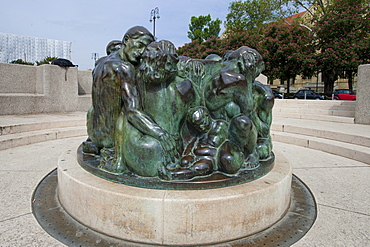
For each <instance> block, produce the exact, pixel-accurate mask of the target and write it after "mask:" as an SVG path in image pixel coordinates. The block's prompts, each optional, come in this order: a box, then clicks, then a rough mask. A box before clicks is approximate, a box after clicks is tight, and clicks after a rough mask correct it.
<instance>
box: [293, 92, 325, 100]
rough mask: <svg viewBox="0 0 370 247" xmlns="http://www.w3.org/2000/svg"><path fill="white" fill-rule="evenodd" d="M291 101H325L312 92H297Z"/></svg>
mask: <svg viewBox="0 0 370 247" xmlns="http://www.w3.org/2000/svg"><path fill="white" fill-rule="evenodd" d="M293 99H317V100H320V99H325V97H324V96H322V95H320V94H317V93H315V92H314V91H312V90H299V91H298V92H297V93H295V94H294V95H293Z"/></svg>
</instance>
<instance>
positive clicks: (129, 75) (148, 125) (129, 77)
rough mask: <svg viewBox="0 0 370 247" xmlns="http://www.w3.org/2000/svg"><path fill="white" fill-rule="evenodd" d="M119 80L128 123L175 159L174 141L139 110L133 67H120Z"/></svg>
mask: <svg viewBox="0 0 370 247" xmlns="http://www.w3.org/2000/svg"><path fill="white" fill-rule="evenodd" d="M119 73H120V76H119V77H120V78H121V94H122V101H123V109H124V111H125V115H126V116H127V119H128V121H129V122H130V123H131V124H132V125H133V126H134V127H135V128H136V129H137V130H139V131H140V132H142V133H143V134H146V135H149V136H151V137H153V138H155V139H157V140H158V141H159V142H160V143H161V146H162V147H163V149H164V151H166V152H167V153H168V154H169V156H170V157H173V158H174V157H175V153H176V141H175V140H174V138H173V137H172V136H171V135H169V134H168V133H167V132H166V131H165V130H164V129H162V128H161V127H160V126H159V125H158V124H156V123H155V122H154V121H153V120H152V119H151V118H150V117H149V116H148V115H147V114H146V113H145V112H143V111H141V110H140V105H139V102H140V101H139V95H138V92H137V90H136V85H135V81H134V78H135V77H134V68H133V66H126V65H124V67H122V68H121V69H120V70H119Z"/></svg>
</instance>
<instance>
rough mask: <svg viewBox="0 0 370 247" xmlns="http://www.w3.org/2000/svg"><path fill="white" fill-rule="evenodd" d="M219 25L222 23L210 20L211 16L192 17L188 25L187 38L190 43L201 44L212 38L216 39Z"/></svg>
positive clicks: (218, 20)
mask: <svg viewBox="0 0 370 247" xmlns="http://www.w3.org/2000/svg"><path fill="white" fill-rule="evenodd" d="M221 23H222V21H221V20H220V19H218V18H217V19H216V20H212V19H211V15H206V16H202V15H200V16H199V17H196V16H192V17H191V19H190V24H189V31H188V38H189V39H191V41H194V40H198V41H199V42H202V41H205V40H208V39H210V38H212V37H218V35H219V33H220V31H221Z"/></svg>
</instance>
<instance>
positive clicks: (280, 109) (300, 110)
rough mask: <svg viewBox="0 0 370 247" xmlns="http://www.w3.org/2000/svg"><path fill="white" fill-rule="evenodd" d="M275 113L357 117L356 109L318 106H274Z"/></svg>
mask: <svg viewBox="0 0 370 247" xmlns="http://www.w3.org/2000/svg"><path fill="white" fill-rule="evenodd" d="M272 111H273V113H274V114H285V113H300V114H306V115H329V116H341V117H355V111H346V110H330V109H318V108H298V107H297V108H291V107H274V108H273V110H272Z"/></svg>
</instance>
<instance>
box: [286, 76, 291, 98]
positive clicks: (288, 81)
mask: <svg viewBox="0 0 370 247" xmlns="http://www.w3.org/2000/svg"><path fill="white" fill-rule="evenodd" d="M286 92H287V94H288V95H289V93H290V78H289V77H288V79H287V81H286Z"/></svg>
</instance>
